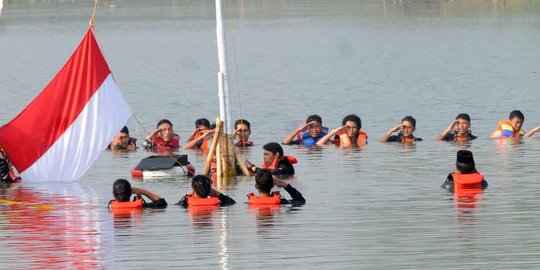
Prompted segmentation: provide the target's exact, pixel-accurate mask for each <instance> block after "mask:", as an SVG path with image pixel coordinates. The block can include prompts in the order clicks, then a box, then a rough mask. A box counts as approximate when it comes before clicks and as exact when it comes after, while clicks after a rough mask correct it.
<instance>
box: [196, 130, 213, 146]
mask: <svg viewBox="0 0 540 270" xmlns="http://www.w3.org/2000/svg"><path fill="white" fill-rule="evenodd" d="M209 131H210V130H201V131H199V132H197V133H195V135H194V136H193V139H194V140H196V139H198V138H200V137H204V136H206V134H208V132H209ZM200 143H201V145H200V146H199V148H200V149H201V150H206V149H208V140H207V139H203V140H202V141H201V142H200Z"/></svg>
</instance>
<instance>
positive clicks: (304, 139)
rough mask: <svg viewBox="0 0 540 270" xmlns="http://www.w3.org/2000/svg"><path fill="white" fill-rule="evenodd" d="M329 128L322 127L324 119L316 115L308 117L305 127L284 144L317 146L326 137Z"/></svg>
mask: <svg viewBox="0 0 540 270" xmlns="http://www.w3.org/2000/svg"><path fill="white" fill-rule="evenodd" d="M327 133H328V128H326V127H323V126H322V118H321V117H320V116H318V115H316V114H313V115H310V116H308V118H307V120H306V124H305V125H301V126H300V127H298V128H297V129H295V130H294V131H293V132H291V134H289V135H287V137H285V139H283V142H282V143H283V144H285V145H288V144H304V145H315V144H316V143H317V142H318V141H319V140H320V139H321V138H322V137H324V136H326V134H327Z"/></svg>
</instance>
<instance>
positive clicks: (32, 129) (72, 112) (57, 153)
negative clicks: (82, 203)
mask: <svg viewBox="0 0 540 270" xmlns="http://www.w3.org/2000/svg"><path fill="white" fill-rule="evenodd" d="M130 117H131V109H130V108H129V105H128V104H127V102H126V101H125V99H124V97H123V96H122V93H121V92H120V89H119V88H118V86H117V85H116V83H115V81H114V79H113V76H112V74H111V71H110V70H109V66H108V65H107V62H106V61H105V58H104V57H103V54H102V53H101V50H100V49H99V46H98V44H97V42H96V39H95V37H94V33H93V30H92V28H90V29H89V30H88V33H86V36H85V37H84V39H83V40H82V42H81V44H80V45H79V47H78V48H77V50H76V51H75V52H74V53H73V55H72V56H71V57H70V58H69V60H68V61H67V63H66V64H65V65H64V67H63V68H62V69H61V70H60V72H58V74H57V75H56V77H54V79H53V80H52V81H51V82H50V83H49V85H47V87H45V89H43V91H41V93H40V94H39V95H38V96H37V97H36V98H35V99H34V100H33V101H32V102H31V103H30V104H29V105H28V106H27V107H26V108H25V109H24V110H23V111H22V112H21V113H20V114H19V115H18V116H17V117H15V118H14V119H13V120H11V122H9V123H8V124H6V125H4V126H2V127H1V128H0V145H1V146H2V147H3V148H4V150H5V151H6V153H7V154H8V156H9V158H10V160H11V162H12V163H13V165H14V166H15V168H16V169H17V171H19V173H20V174H21V178H22V179H23V181H29V182H30V181H31V182H43V181H75V180H78V179H79V178H80V177H81V176H82V175H83V174H84V173H85V172H86V170H87V169H88V168H89V167H90V166H91V165H92V164H93V163H94V161H95V160H96V159H97V158H98V157H99V155H100V154H101V152H102V151H103V150H104V149H105V148H106V147H107V145H108V144H109V143H110V142H111V140H112V139H113V138H114V137H115V136H116V134H118V132H119V131H120V129H122V127H123V126H124V125H125V124H126V123H127V121H128V120H129V118H130Z"/></svg>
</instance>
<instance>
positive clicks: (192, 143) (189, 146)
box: [184, 130, 215, 149]
mask: <svg viewBox="0 0 540 270" xmlns="http://www.w3.org/2000/svg"><path fill="white" fill-rule="evenodd" d="M214 132H215V131H214V130H208V132H207V133H206V134H204V136H200V137H199V138H197V139H192V140H191V141H188V142H187V143H186V145H184V149H193V148H196V147H197V143H199V142H201V141H202V140H204V139H208V138H210V137H211V136H213V135H214Z"/></svg>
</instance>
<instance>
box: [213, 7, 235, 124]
mask: <svg viewBox="0 0 540 270" xmlns="http://www.w3.org/2000/svg"><path fill="white" fill-rule="evenodd" d="M216 35H217V48H218V60H219V72H218V86H219V90H218V97H219V117H220V118H221V120H222V121H223V122H224V127H225V128H224V130H225V134H233V128H232V120H231V110H230V106H231V102H230V97H229V78H228V74H227V51H226V48H227V47H226V43H225V31H224V29H223V11H222V3H221V0H216Z"/></svg>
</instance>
